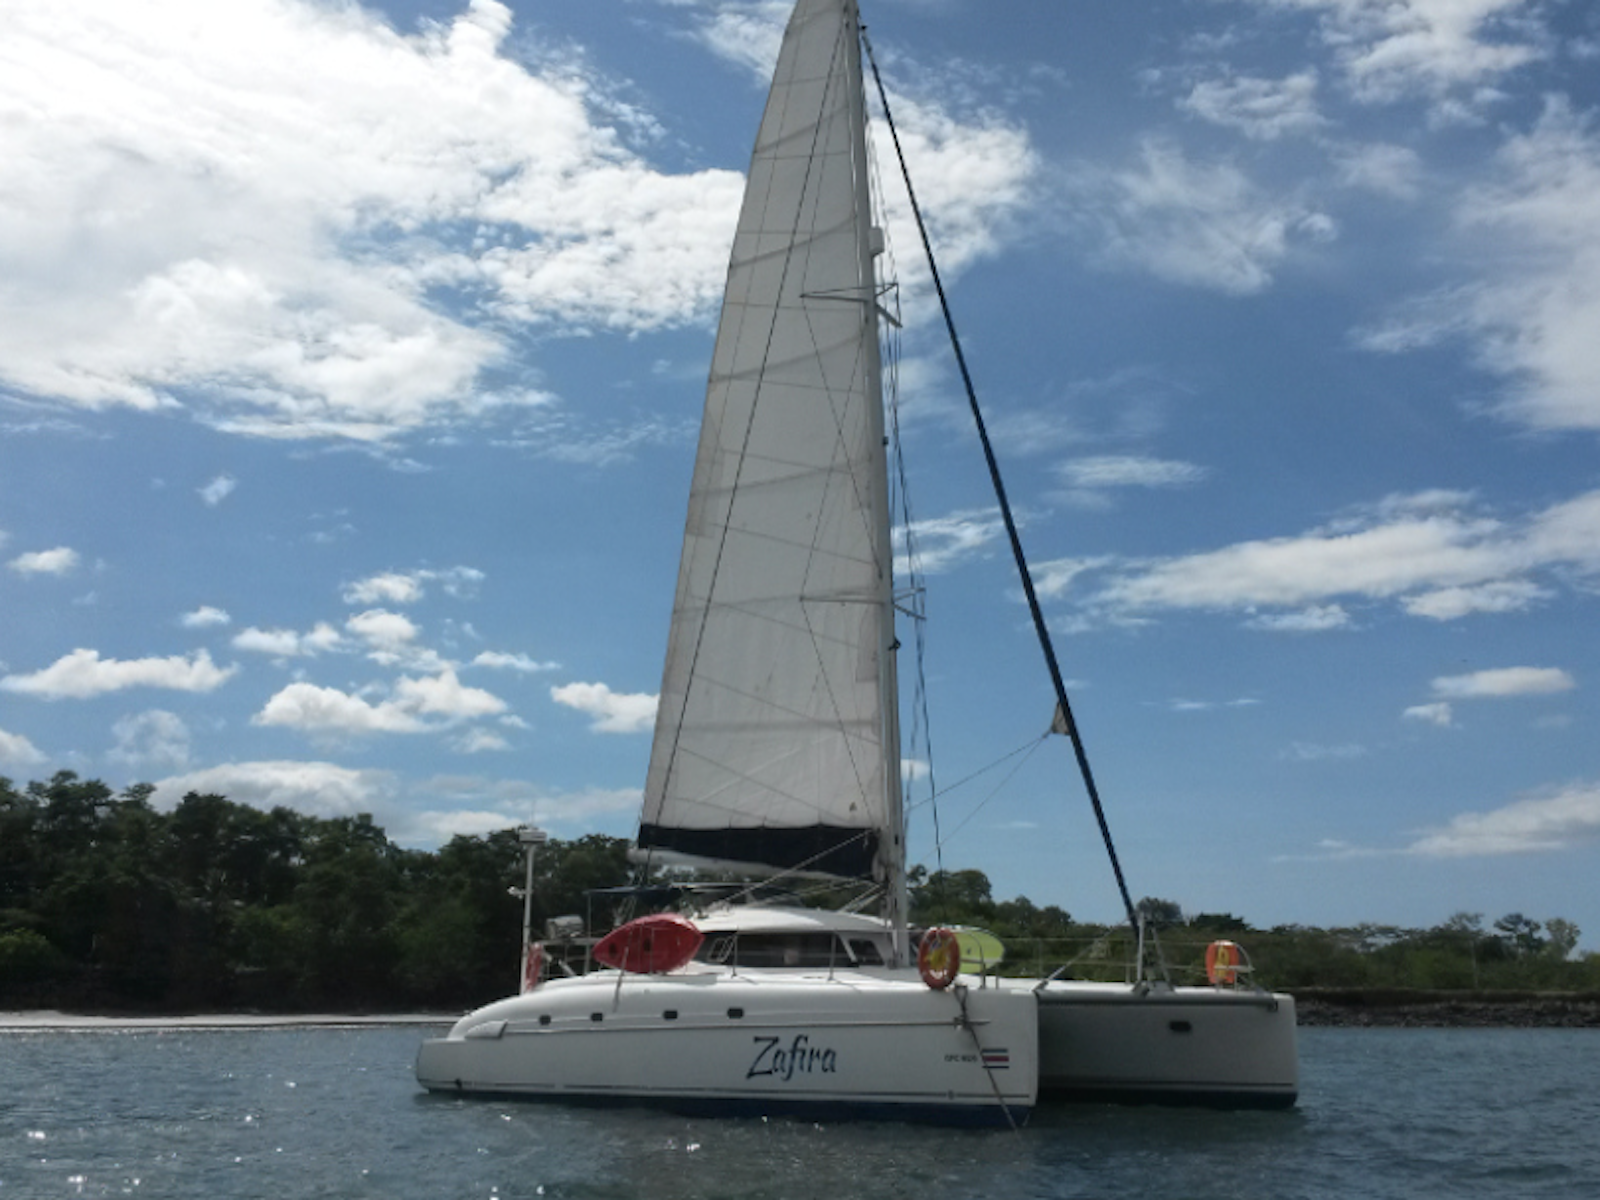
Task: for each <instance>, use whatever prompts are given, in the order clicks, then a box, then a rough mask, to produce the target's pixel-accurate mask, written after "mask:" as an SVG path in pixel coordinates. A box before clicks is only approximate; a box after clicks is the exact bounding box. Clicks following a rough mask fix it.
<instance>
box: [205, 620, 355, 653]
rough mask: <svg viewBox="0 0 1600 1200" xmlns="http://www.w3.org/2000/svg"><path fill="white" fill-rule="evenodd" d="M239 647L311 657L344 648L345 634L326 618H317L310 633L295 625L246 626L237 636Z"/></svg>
mask: <svg viewBox="0 0 1600 1200" xmlns="http://www.w3.org/2000/svg"><path fill="white" fill-rule="evenodd" d="M232 645H233V648H234V649H235V650H243V651H248V652H250V653H253V654H266V655H270V656H272V657H273V658H309V657H312V656H314V655H317V654H325V653H327V652H329V651H333V650H338V649H341V648H342V647H343V645H344V638H343V637H342V636H341V635H340V633H339V631H338V630H337V629H335V628H334V627H333V626H332V625H329V624H328V623H327V622H326V621H319V622H317V624H316V626H315V627H314V628H313V629H312V630H311V631H310V632H309V633H296V632H295V631H294V630H292V629H257V628H256V627H255V626H253V625H252V626H251V627H250V628H248V629H242V630H240V631H239V632H238V633H237V634H235V635H234V637H233V643H232Z"/></svg>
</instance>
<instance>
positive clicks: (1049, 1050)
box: [1019, 981, 1299, 1108]
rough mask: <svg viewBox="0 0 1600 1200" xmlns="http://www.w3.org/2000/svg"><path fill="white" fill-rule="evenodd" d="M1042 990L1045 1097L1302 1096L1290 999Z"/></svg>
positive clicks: (1222, 1099)
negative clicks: (1300, 1094)
mask: <svg viewBox="0 0 1600 1200" xmlns="http://www.w3.org/2000/svg"><path fill="white" fill-rule="evenodd" d="M1019 982H1020V981H1019ZM1037 994H1038V998H1039V1094H1040V1096H1041V1097H1043V1098H1046V1099H1051V1100H1062V1099H1075V1100H1099V1101H1108V1102H1118V1103H1154V1104H1189V1105H1208V1106H1211V1107H1218V1108H1289V1107H1291V1106H1293V1104H1294V1103H1295V1100H1296V1098H1297V1096H1298V1094H1299V1066H1298V1053H1297V1050H1296V1044H1295V1009H1294V997H1292V996H1287V995H1281V994H1269V993H1265V992H1252V991H1244V990H1238V991H1235V990H1231V989H1222V988H1205V987H1179V988H1163V987H1152V988H1146V989H1140V988H1137V987H1130V986H1125V985H1115V984H1091V983H1076V982H1052V983H1048V984H1046V985H1044V986H1043V987H1042V988H1039V989H1038V993H1037Z"/></svg>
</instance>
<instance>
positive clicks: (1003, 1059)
mask: <svg viewBox="0 0 1600 1200" xmlns="http://www.w3.org/2000/svg"><path fill="white" fill-rule="evenodd" d="M983 1065H984V1066H985V1067H987V1068H988V1069H989V1070H991V1071H1004V1070H1006V1069H1007V1068H1009V1067H1010V1066H1011V1051H1009V1050H985V1051H984V1052H983Z"/></svg>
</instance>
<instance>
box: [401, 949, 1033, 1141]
mask: <svg viewBox="0 0 1600 1200" xmlns="http://www.w3.org/2000/svg"><path fill="white" fill-rule="evenodd" d="M963 1002H964V1004H965V1014H964V1013H963ZM964 1016H965V1019H963V1017H964ZM1038 1028H1039V1027H1038V1016H1037V1001H1036V999H1035V997H1034V996H1033V995H1032V994H1031V993H1027V992H1021V991H1011V990H1001V989H995V988H988V989H979V988H976V987H974V988H971V989H970V990H969V989H964V988H963V989H960V990H959V992H958V989H956V988H952V989H950V990H949V991H945V992H936V991H933V990H931V989H929V988H927V987H925V986H923V985H922V984H921V983H920V982H916V983H912V982H908V981H905V980H899V979H885V978H882V977H879V976H873V975H871V974H868V973H859V972H849V973H843V972H841V973H836V974H834V975H832V976H827V975H816V976H797V975H796V974H795V973H794V972H792V971H788V972H772V973H762V972H759V971H751V972H739V973H737V974H734V973H729V972H703V973H685V974H673V975H665V976H636V975H630V976H627V977H624V978H623V979H622V981H621V986H620V987H619V986H618V976H617V974H616V973H615V972H610V971H607V972H600V973H597V974H594V975H588V976H583V977H581V978H577V979H564V980H555V981H552V982H550V983H547V984H545V985H544V986H542V987H540V988H538V989H536V990H535V991H532V992H529V993H526V994H524V995H521V996H516V997H512V998H510V999H507V1000H502V1001H500V1002H498V1003H496V1004H491V1005H489V1006H487V1007H486V1008H482V1009H479V1010H478V1011H477V1012H475V1013H472V1014H471V1015H469V1016H467V1017H464V1018H463V1019H462V1020H461V1021H459V1022H458V1023H457V1024H456V1026H455V1027H454V1028H453V1029H452V1030H451V1031H450V1034H449V1035H448V1036H447V1037H444V1038H436V1039H433V1040H430V1041H427V1042H425V1043H424V1044H423V1046H422V1048H421V1051H420V1052H419V1053H418V1056H417V1079H418V1082H420V1083H421V1084H422V1085H423V1086H424V1087H426V1088H428V1089H429V1090H430V1091H434V1092H449V1093H458V1094H492V1095H512V1096H519V1097H526V1098H531V1099H542V1100H560V1101H567V1102H574V1103H604V1104H620V1103H636V1104H649V1105H654V1106H659V1107H664V1108H669V1109H672V1110H675V1111H692V1112H705V1113H727V1114H750V1115H762V1116H779V1115H797V1116H806V1117H811V1118H813V1119H815V1118H818V1117H822V1118H826V1119H829V1120H835V1119H840V1118H887V1119H900V1120H916V1121H929V1122H936V1123H940V1124H957V1125H1006V1124H1008V1123H1016V1124H1021V1123H1022V1122H1023V1121H1024V1120H1026V1119H1027V1116H1028V1114H1029V1112H1030V1111H1031V1110H1032V1108H1033V1105H1034V1101H1035V1098H1036V1095H1037V1091H1038Z"/></svg>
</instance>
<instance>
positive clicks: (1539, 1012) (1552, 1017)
mask: <svg viewBox="0 0 1600 1200" xmlns="http://www.w3.org/2000/svg"><path fill="white" fill-rule="evenodd" d="M1294 997H1295V1013H1296V1017H1297V1024H1299V1025H1300V1026H1302V1027H1306V1028H1319V1027H1324V1028H1326V1027H1331V1028H1340V1029H1365V1028H1372V1029H1600V993H1594V992H1578V993H1573V992H1525V993H1517V992H1423V991H1416V992H1412V991H1404V990H1399V989H1383V990H1340V989H1332V988H1326V989H1310V988H1308V989H1306V990H1304V991H1300V992H1295V993H1294Z"/></svg>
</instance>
